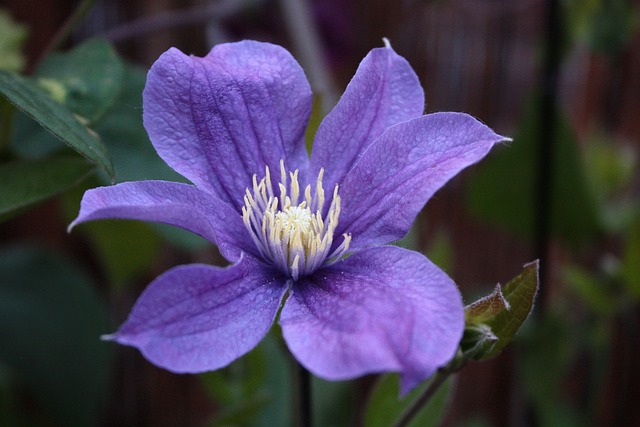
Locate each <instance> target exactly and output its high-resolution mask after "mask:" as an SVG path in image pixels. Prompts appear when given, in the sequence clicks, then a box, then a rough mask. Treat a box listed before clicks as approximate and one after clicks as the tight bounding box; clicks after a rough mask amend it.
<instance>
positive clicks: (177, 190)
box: [69, 181, 256, 261]
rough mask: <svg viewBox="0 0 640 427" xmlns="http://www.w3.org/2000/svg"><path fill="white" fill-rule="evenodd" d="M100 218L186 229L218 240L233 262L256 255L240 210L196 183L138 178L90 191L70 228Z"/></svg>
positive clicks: (225, 255)
mask: <svg viewBox="0 0 640 427" xmlns="http://www.w3.org/2000/svg"><path fill="white" fill-rule="evenodd" d="M97 219H136V220H140V221H154V222H161V223H164V224H170V225H174V226H176V227H180V228H184V229H185V230H188V231H191V232H193V233H195V234H198V235H200V236H202V237H204V238H205V239H207V240H209V241H210V242H213V243H215V244H216V245H217V246H218V248H219V249H220V252H221V253H222V255H223V256H224V257H225V258H227V259H228V260H230V261H235V260H237V259H238V258H239V257H240V253H241V252H242V251H244V252H248V253H250V254H253V255H256V251H255V245H254V244H253V242H252V241H251V240H250V239H249V236H248V234H247V232H246V228H245V226H244V223H243V222H242V216H241V215H240V213H239V212H237V211H236V210H234V209H233V208H232V207H231V206H229V205H228V204H227V203H225V202H222V201H221V200H218V199H216V198H215V197H214V196H213V195H211V194H208V193H205V192H203V191H201V190H199V189H198V188H197V187H195V186H193V185H188V184H180V183H177V182H168V181H137V182H123V183H121V184H118V185H113V186H108V187H98V188H94V189H92V190H88V191H87V192H85V194H84V196H83V198H82V202H81V204H80V212H79V214H78V217H77V218H76V219H75V220H74V221H73V222H72V223H71V224H70V225H69V229H71V228H73V227H75V226H76V225H78V224H80V223H83V222H87V221H94V220H97Z"/></svg>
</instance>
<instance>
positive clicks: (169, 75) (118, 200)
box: [71, 41, 504, 392]
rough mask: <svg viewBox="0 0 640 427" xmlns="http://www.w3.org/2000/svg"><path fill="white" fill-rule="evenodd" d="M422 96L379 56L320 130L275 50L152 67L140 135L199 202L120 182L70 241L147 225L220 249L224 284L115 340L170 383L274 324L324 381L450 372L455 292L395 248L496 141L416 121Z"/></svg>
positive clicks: (301, 78) (446, 120)
mask: <svg viewBox="0 0 640 427" xmlns="http://www.w3.org/2000/svg"><path fill="white" fill-rule="evenodd" d="M423 110H424V94H423V91H422V88H421V87H420V84H419V81H418V78H417V76H416V75H415V73H414V72H413V70H412V69H411V67H410V66H409V64H408V63H407V61H406V60H405V59H404V58H402V57H400V56H399V55H397V54H396V53H395V52H394V51H393V50H392V49H391V47H390V46H387V47H383V48H378V49H373V50H372V51H371V52H369V54H368V55H367V56H366V57H365V58H364V60H363V61H362V63H361V64H360V66H359V68H358V70H357V72H356V74H355V76H354V77H353V79H352V81H351V82H350V84H349V85H348V87H347V89H346V91H345V93H344V95H343V96H342V98H341V99H340V101H339V103H338V104H337V105H336V107H335V108H334V109H333V111H331V113H330V114H329V115H328V116H327V117H326V118H325V119H324V121H323V122H322V123H321V125H320V127H319V129H318V131H317V134H316V136H315V142H314V145H313V150H312V153H311V156H310V157H309V156H308V154H307V151H306V148H305V128H306V125H307V121H308V119H309V115H310V111H311V90H310V87H309V84H308V82H307V80H306V78H305V75H304V73H303V71H302V69H301V68H300V66H299V65H298V64H297V62H296V61H295V60H294V59H293V57H292V56H291V55H290V54H289V53H288V52H287V51H286V50H285V49H283V48H282V47H279V46H275V45H272V44H267V43H259V42H255V41H242V42H238V43H229V44H222V45H218V46H216V47H214V48H213V49H212V50H211V51H210V52H209V54H208V55H207V56H205V57H203V58H200V57H194V56H187V55H184V54H183V53H182V52H180V51H179V50H177V49H170V50H169V51H167V52H165V53H164V54H163V55H162V56H161V57H160V58H159V59H158V60H157V61H156V63H155V64H154V65H153V66H152V67H151V70H150V71H149V74H148V78H147V84H146V87H145V89H144V93H143V120H144V125H145V128H146V129H147V131H148V133H149V137H150V139H151V142H152V143H153V145H154V147H155V149H156V151H157V152H158V154H159V155H160V157H162V159H164V161H165V162H166V163H167V164H168V165H169V166H171V167H172V168H173V169H175V170H176V171H177V172H179V173H180V174H182V175H183V176H184V177H186V178H187V179H189V180H190V181H191V182H192V183H193V185H190V184H182V183H175V182H166V181H140V182H124V183H121V184H118V185H114V186H108V187H101V188H96V189H92V190H89V191H87V192H86V193H85V195H84V197H83V199H82V203H81V208H80V213H79V215H78V217H77V218H76V219H75V221H74V222H73V223H72V224H71V227H73V226H75V225H77V224H79V223H82V222H85V221H90V220H98V219H106V218H123V219H135V220H143V221H156V222H160V223H166V224H171V225H174V226H177V227H181V228H184V229H186V230H189V231H191V232H194V233H196V234H198V235H200V236H202V237H204V238H205V239H208V240H209V241H211V242H212V243H214V244H215V245H217V246H218V248H219V249H220V252H221V254H222V255H223V256H224V257H225V258H226V259H227V260H228V261H229V262H230V263H231V265H230V266H228V267H224V268H222V267H216V266H210V265H203V264H192V265H184V266H178V267H175V268H173V269H171V270H169V271H167V272H166V273H164V274H162V275H161V276H159V277H158V278H156V279H155V280H154V281H153V282H152V283H151V284H150V285H149V286H148V287H147V289H146V290H145V291H144V292H143V293H142V295H141V296H140V298H139V299H138V301H137V302H136V304H135V306H134V307H133V310H132V312H131V314H130V315H129V318H128V319H127V321H126V322H125V323H124V324H123V325H122V326H121V328H120V329H119V330H118V331H117V332H116V333H114V334H113V335H110V336H109V338H110V339H112V340H114V341H116V342H118V343H121V344H125V345H130V346H134V347H137V348H138V349H139V350H140V351H141V352H142V354H143V355H144V356H145V357H146V358H147V359H148V360H149V361H151V362H152V363H154V364H156V365H158V366H160V367H163V368H166V369H168V370H170V371H173V372H190V373H196V372H203V371H209V370H215V369H218V368H221V367H223V366H225V365H227V364H229V363H230V362H232V361H234V360H235V359H237V358H238V357H240V356H242V355H243V354H245V353H247V352H248V351H249V350H251V349H252V348H254V347H255V346H256V345H257V344H258V342H259V341H260V340H261V339H262V338H263V337H264V336H265V334H266V333H267V332H268V330H269V329H270V327H271V325H272V323H273V322H274V320H275V318H276V315H277V313H278V311H279V309H280V307H281V306H282V310H281V312H280V316H279V319H278V321H279V323H280V325H281V327H282V333H283V336H284V340H285V341H286V344H287V346H288V347H289V349H290V350H291V352H292V353H293V355H294V356H295V358H296V359H297V360H298V361H299V362H300V363H301V364H302V365H303V366H305V367H306V368H307V369H308V370H309V371H311V372H312V373H313V374H315V375H317V376H319V377H322V378H325V379H328V380H343V379H351V378H354V377H358V376H361V375H363V374H367V373H376V372H388V371H394V372H400V374H401V387H402V390H403V391H404V392H406V391H408V390H409V389H411V388H412V387H414V386H415V385H416V384H418V383H419V382H421V381H423V380H425V379H427V378H428V377H429V376H431V375H432V374H433V373H434V372H435V370H436V369H438V368H439V367H441V366H443V365H444V364H446V363H447V362H448V361H449V360H450V359H451V358H452V357H453V356H454V354H455V352H456V349H457V347H458V344H459V341H460V339H461V336H462V332H463V326H464V312H463V306H462V300H461V296H460V293H459V291H458V289H457V288H456V285H455V284H454V282H453V281H452V280H451V279H450V278H449V277H448V276H447V275H446V274H445V273H444V272H443V271H442V270H440V269H439V268H438V267H436V266H435V265H434V264H433V263H432V262H431V261H429V260H428V259H427V258H426V257H424V256H423V255H421V254H419V253H417V252H413V251H410V250H407V249H402V248H399V247H396V246H390V245H389V243H390V242H393V241H395V240H398V239H400V238H402V237H403V236H404V235H405V234H406V233H407V232H408V230H409V228H410V226H411V224H412V222H413V220H414V219H415V217H416V215H417V214H418V212H419V211H420V210H421V209H422V207H423V206H424V204H425V203H426V202H427V200H428V199H429V198H430V197H431V196H432V195H433V193H434V192H435V191H436V190H438V189H439V188H440V187H441V186H442V185H443V184H444V183H445V182H447V181H448V180H449V179H450V178H451V177H453V176H454V175H456V174H457V173H458V172H459V171H460V170H461V169H463V168H465V167H466V166H468V165H470V164H472V163H475V162H477V161H478V160H480V159H481V158H482V157H484V156H485V155H486V154H487V152H488V151H489V150H490V149H491V147H492V146H493V145H494V144H496V143H497V142H499V141H500V140H503V139H504V138H503V137H501V136H499V135H497V134H495V133H494V132H493V131H492V130H491V129H489V128H488V127H486V126H485V125H483V124H482V123H480V122H479V121H477V120H475V119H474V118H472V117H470V116H468V115H466V114H461V113H435V114H428V115H423Z"/></svg>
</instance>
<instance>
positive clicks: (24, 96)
mask: <svg viewBox="0 0 640 427" xmlns="http://www.w3.org/2000/svg"><path fill="white" fill-rule="evenodd" d="M0 93H2V95H4V96H5V97H6V98H7V99H8V100H9V101H10V102H11V103H12V104H14V105H15V106H16V107H18V108H19V109H20V110H22V111H23V112H24V113H25V114H27V115H28V116H30V117H31V118H32V119H34V120H35V121H36V122H38V123H39V124H40V125H41V126H42V127H44V128H45V129H46V130H48V131H49V132H51V133H52V134H53V135H54V136H56V137H57V138H58V139H60V140H61V141H62V142H64V143H65V144H67V145H68V146H69V147H71V148H72V149H74V150H75V151H77V152H78V153H80V154H82V155H83V156H85V157H86V158H87V159H89V160H91V161H92V162H94V163H96V164H97V165H99V166H100V167H101V168H102V169H104V170H105V172H107V174H109V176H110V177H113V174H114V172H113V166H112V165H111V160H110V159H109V157H108V156H107V151H106V149H105V147H104V145H102V142H101V141H100V139H99V137H98V135H97V134H96V133H95V132H93V131H92V130H90V129H89V128H87V127H86V126H84V125H83V124H82V123H81V122H80V121H79V120H78V118H77V117H76V116H74V115H73V113H72V112H71V111H69V110H68V109H67V108H65V107H64V106H63V105H61V104H59V103H57V102H56V101H54V100H53V99H51V97H50V96H49V95H47V94H46V93H45V92H44V91H43V90H42V89H40V88H39V87H37V86H36V85H34V84H33V83H32V82H30V81H28V80H26V79H24V78H22V77H20V76H19V75H17V74H14V73H10V72H8V71H3V70H0Z"/></svg>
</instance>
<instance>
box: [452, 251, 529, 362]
mask: <svg viewBox="0 0 640 427" xmlns="http://www.w3.org/2000/svg"><path fill="white" fill-rule="evenodd" d="M537 292H538V261H535V262H532V263H530V264H527V265H525V266H524V270H523V272H522V273H521V274H520V275H518V276H517V277H515V278H514V279H512V280H511V281H510V282H509V283H507V284H506V285H505V286H504V287H503V288H502V289H501V288H500V287H499V286H498V287H496V289H495V290H494V291H493V293H491V295H489V296H487V297H484V298H482V299H480V300H479V301H476V302H474V303H472V304H470V305H469V306H467V307H466V308H465V312H466V313H465V317H466V327H465V333H464V336H463V338H462V343H461V346H462V350H463V352H464V355H465V357H467V358H470V359H473V360H484V359H489V358H491V357H493V356H495V355H497V354H498V353H499V352H500V351H502V349H503V348H504V347H505V346H506V345H507V344H509V342H510V341H511V340H512V339H513V337H514V336H515V335H516V333H517V332H518V330H519V329H520V327H521V326H522V324H523V323H524V321H525V320H526V319H527V317H529V313H531V310H532V309H533V302H534V300H535V296H536V293H537Z"/></svg>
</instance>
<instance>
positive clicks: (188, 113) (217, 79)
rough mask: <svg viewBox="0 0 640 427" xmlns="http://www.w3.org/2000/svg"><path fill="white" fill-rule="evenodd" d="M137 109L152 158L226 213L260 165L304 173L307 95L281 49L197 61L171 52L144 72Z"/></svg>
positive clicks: (248, 49) (222, 49)
mask: <svg viewBox="0 0 640 427" xmlns="http://www.w3.org/2000/svg"><path fill="white" fill-rule="evenodd" d="M143 103H144V115H143V119H144V125H145V127H146V129H147V132H149V137H150V138H151V141H152V142H153V145H154V146H155V148H156V150H157V151H158V154H159V155H160V156H161V157H162V158H163V159H164V160H165V161H166V162H167V163H168V164H169V165H170V166H171V167H172V168H173V169H175V170H176V171H177V172H179V173H181V174H182V175H184V176H185V177H186V178H188V179H190V180H191V181H192V182H193V183H194V184H196V185H198V186H199V187H201V188H203V189H207V190H208V191H211V192H213V193H214V194H216V195H217V196H218V197H219V198H221V199H222V200H224V201H226V202H228V203H230V204H232V205H233V206H241V205H242V197H243V196H244V191H245V189H246V188H247V187H248V186H250V184H251V177H252V175H253V174H258V175H259V176H263V175H264V168H265V165H268V166H269V167H270V168H271V169H272V170H276V171H279V170H280V167H279V162H280V159H284V160H285V162H286V164H287V167H288V168H289V169H292V170H293V169H295V168H301V169H303V170H304V169H305V168H306V162H307V154H306V149H305V145H304V132H305V127H306V124H307V120H308V117H309V113H310V110H311V89H310V88H309V83H308V82H307V80H306V78H305V76H304V73H303V71H302V69H301V68H300V66H299V65H298V63H297V62H296V61H295V60H294V59H293V57H292V56H291V55H290V54H289V52H287V51H286V50H285V49H283V48H282V47H279V46H275V45H271V44H268V43H259V42H254V41H243V42H239V43H229V44H221V45H218V46H216V47H214V48H213V49H212V50H211V52H209V54H208V55H207V56H206V57H204V58H199V57H194V56H186V55H184V54H183V53H182V52H180V51H179V50H178V49H175V48H172V49H170V50H168V51H167V52H165V53H164V54H163V55H162V56H161V57H160V58H159V59H158V60H157V61H156V62H155V64H153V66H152V67H151V70H150V71H149V75H148V77H147V85H146V87H145V90H144V93H143Z"/></svg>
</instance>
